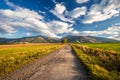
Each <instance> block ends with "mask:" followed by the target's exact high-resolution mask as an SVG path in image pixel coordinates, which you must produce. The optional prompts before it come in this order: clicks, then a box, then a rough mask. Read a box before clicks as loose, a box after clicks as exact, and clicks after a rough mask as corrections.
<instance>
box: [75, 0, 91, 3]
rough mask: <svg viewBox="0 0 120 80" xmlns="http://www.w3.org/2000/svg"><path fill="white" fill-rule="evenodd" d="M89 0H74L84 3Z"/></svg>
mask: <svg viewBox="0 0 120 80" xmlns="http://www.w3.org/2000/svg"><path fill="white" fill-rule="evenodd" d="M88 1H89V0H76V2H77V3H86V2H88Z"/></svg>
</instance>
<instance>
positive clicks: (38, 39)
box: [0, 36, 57, 43]
mask: <svg viewBox="0 0 120 80" xmlns="http://www.w3.org/2000/svg"><path fill="white" fill-rule="evenodd" d="M45 42H51V43H53V42H57V40H56V39H54V38H51V37H45V36H32V37H23V38H16V39H7V38H0V43H45Z"/></svg>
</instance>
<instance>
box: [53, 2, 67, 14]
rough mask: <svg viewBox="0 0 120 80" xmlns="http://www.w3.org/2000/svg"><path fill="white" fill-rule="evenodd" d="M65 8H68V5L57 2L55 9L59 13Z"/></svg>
mask: <svg viewBox="0 0 120 80" xmlns="http://www.w3.org/2000/svg"><path fill="white" fill-rule="evenodd" d="M65 10H66V7H65V6H64V5H62V4H56V6H55V11H56V12H57V13H58V14H63V13H64V11H65Z"/></svg>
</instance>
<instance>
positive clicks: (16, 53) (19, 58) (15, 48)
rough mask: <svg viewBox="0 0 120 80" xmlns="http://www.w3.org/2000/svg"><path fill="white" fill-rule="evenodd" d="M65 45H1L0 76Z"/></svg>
mask: <svg viewBox="0 0 120 80" xmlns="http://www.w3.org/2000/svg"><path fill="white" fill-rule="evenodd" d="M63 46H64V45H63V44H15V45H14V44H13V45H0V76H3V75H6V74H8V73H10V72H12V71H14V70H16V69H18V68H20V67H21V66H23V65H25V64H27V63H29V62H31V61H33V60H35V59H38V58H41V57H43V56H45V55H47V54H48V53H51V52H53V51H55V50H58V49H60V48H61V47H63Z"/></svg>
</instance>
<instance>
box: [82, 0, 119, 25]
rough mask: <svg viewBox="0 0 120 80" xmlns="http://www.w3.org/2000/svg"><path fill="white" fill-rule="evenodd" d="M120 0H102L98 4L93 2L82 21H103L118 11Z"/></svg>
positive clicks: (89, 22) (117, 13)
mask: <svg viewBox="0 0 120 80" xmlns="http://www.w3.org/2000/svg"><path fill="white" fill-rule="evenodd" d="M119 4H120V0H109V1H108V0H102V1H101V3H100V4H93V5H92V6H91V8H90V11H89V12H88V13H87V15H85V19H84V20H83V23H85V24H91V23H93V22H99V21H104V20H107V19H110V18H112V17H114V16H118V15H119V13H120V5H119Z"/></svg>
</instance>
